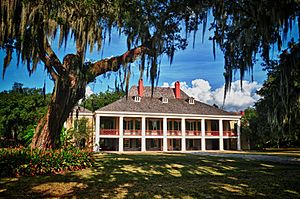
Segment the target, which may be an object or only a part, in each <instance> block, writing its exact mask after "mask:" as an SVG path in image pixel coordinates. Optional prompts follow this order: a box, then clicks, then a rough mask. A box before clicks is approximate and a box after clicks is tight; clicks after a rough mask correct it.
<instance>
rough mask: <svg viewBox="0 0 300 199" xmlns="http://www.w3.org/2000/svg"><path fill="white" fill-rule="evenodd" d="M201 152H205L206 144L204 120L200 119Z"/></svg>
mask: <svg viewBox="0 0 300 199" xmlns="http://www.w3.org/2000/svg"><path fill="white" fill-rule="evenodd" d="M201 150H202V151H205V150H206V143H205V119H201Z"/></svg>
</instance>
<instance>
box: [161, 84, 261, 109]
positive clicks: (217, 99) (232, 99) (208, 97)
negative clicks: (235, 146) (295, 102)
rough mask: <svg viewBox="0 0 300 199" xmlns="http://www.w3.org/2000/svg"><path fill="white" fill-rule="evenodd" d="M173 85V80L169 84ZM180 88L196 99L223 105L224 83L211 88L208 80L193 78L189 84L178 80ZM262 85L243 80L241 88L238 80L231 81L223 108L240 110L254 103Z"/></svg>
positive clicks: (166, 85) (257, 98)
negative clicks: (213, 88)
mask: <svg viewBox="0 0 300 199" xmlns="http://www.w3.org/2000/svg"><path fill="white" fill-rule="evenodd" d="M171 85H174V82H173V83H172V84H171ZM163 86H165V87H168V86H169V84H168V83H163ZM180 87H181V89H182V90H183V91H184V92H186V93H187V94H188V95H190V96H192V97H194V98H195V99H196V100H198V101H201V102H204V103H207V104H210V105H213V104H216V105H218V106H219V107H222V106H223V98H224V85H223V86H222V87H220V88H217V89H215V90H212V88H211V85H210V83H209V82H208V81H206V80H203V79H195V80H193V81H192V84H191V86H189V85H188V84H187V83H186V82H180ZM261 87H262V85H261V84H259V83H257V82H249V81H245V80H244V81H243V89H241V87H240V81H239V80H238V81H235V82H232V84H231V89H230V91H228V93H227V95H226V100H225V103H224V107H223V108H224V109H225V110H227V111H241V110H244V109H246V108H248V107H251V106H253V105H254V103H255V102H256V101H257V100H259V98H260V96H259V95H257V94H256V91H257V90H259V89H260V88H261Z"/></svg>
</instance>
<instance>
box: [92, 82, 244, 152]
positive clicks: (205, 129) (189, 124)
mask: <svg viewBox="0 0 300 199" xmlns="http://www.w3.org/2000/svg"><path fill="white" fill-rule="evenodd" d="M94 117H95V128H94V129H95V130H94V133H93V135H94V142H93V143H94V144H93V150H94V151H120V152H123V151H189V150H199V151H205V150H240V148H241V144H240V126H241V121H240V119H241V116H240V115H237V114H235V113H229V112H226V111H223V110H221V109H219V108H217V107H214V106H210V105H207V104H204V103H202V102H199V101H196V100H194V99H193V98H191V97H189V96H188V95H187V94H186V93H184V92H183V91H182V90H180V85H179V82H176V83H175V88H161V87H157V88H153V92H152V88H151V87H144V86H143V81H142V80H140V81H139V84H138V86H133V87H132V88H131V89H130V91H129V93H128V96H127V97H123V98H122V99H120V100H118V101H116V102H114V103H111V104H109V105H107V106H105V107H103V108H100V109H99V110H97V111H95V113H94Z"/></svg>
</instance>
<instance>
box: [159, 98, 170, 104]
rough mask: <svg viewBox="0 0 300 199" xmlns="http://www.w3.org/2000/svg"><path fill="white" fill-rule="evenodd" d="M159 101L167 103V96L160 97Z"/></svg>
mask: <svg viewBox="0 0 300 199" xmlns="http://www.w3.org/2000/svg"><path fill="white" fill-rule="evenodd" d="M161 101H162V103H163V104H167V103H168V102H169V100H168V98H166V97H162V99H161Z"/></svg>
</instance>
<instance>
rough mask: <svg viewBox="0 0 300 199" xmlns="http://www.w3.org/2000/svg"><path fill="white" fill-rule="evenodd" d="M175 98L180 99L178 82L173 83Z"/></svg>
mask: <svg viewBox="0 0 300 199" xmlns="http://www.w3.org/2000/svg"><path fill="white" fill-rule="evenodd" d="M175 97H176V99H180V83H179V81H177V82H175Z"/></svg>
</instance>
